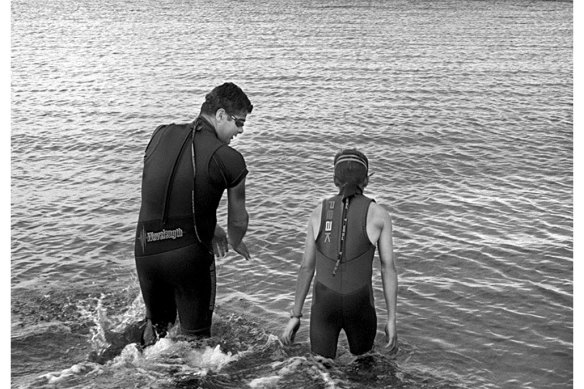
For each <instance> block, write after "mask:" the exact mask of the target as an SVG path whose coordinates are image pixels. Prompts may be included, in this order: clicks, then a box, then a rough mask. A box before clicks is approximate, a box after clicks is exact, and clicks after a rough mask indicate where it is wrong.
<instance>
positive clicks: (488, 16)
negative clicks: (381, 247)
mask: <svg viewBox="0 0 584 389" xmlns="http://www.w3.org/2000/svg"><path fill="white" fill-rule="evenodd" d="M11 11H12V12H11V21H12V36H11V46H12V47H11V50H12V53H11V54H12V57H11V68H12V69H11V70H12V78H11V82H12V87H11V93H12V102H11V103H12V104H11V107H12V109H11V121H12V122H11V124H12V128H11V130H12V132H11V141H12V142H11V148H12V153H11V162H12V171H11V176H12V187H11V188H12V191H11V194H12V196H11V229H12V231H11V233H12V236H11V307H12V315H11V343H12V350H11V378H12V386H13V387H14V388H33V387H34V388H37V387H47V388H50V387H67V388H131V387H139V388H143V387H150V388H187V387H195V388H196V387H203V388H224V387H226V388H229V387H232V388H240V387H250V388H300V387H302V388H386V387H396V388H452V387H455V388H456V387H459V388H570V387H572V385H573V379H572V373H573V372H572V363H573V356H572V355H573V354H572V353H573V344H572V342H573V338H572V331H573V325H572V323H573V308H572V307H573V275H572V269H573V258H572V255H573V250H572V247H573V246H572V244H573V242H572V225H573V219H572V210H573V203H572V201H573V198H572V184H573V170H572V151H573V149H572V137H573V123H572V113H573V106H572V85H573V82H572V71H573V63H572V49H573V47H572V3H571V2H561V1H537V0H504V1H503V0H500V1H498V0H484V1H465V0H442V1H429V0H417V1H406V0H396V1H380V0H376V1H348V0H324V1H312V0H311V1H296V0H293V1H281V0H274V1H256V0H250V1H224V2H212V1H197V0H194V1H180V0H173V1H171V0H158V1H150V0H145V1H137V0H128V1H114V0H93V1H89V0H75V1H72V0H67V1H65V0H54V1H38V0H13V1H12V4H11ZM225 81H233V82H235V83H237V84H238V85H240V86H241V87H242V88H243V89H244V91H245V92H246V93H247V94H248V96H249V97H250V99H251V101H252V103H253V104H254V110H253V113H252V114H251V115H249V117H248V121H247V122H246V126H245V129H244V130H245V131H244V133H243V135H241V136H239V137H238V138H236V140H235V141H234V142H233V144H232V146H233V147H235V148H236V149H237V150H239V151H240V152H241V153H242V154H243V155H244V156H245V158H246V162H247V165H248V169H249V172H250V173H249V176H248V179H247V208H248V211H249V213H250V226H249V232H248V234H247V236H246V238H245V241H246V243H247V245H248V247H249V249H250V251H251V253H252V258H253V259H252V260H251V261H249V262H246V261H244V260H243V259H242V258H241V257H239V256H238V255H236V254H234V253H230V254H229V255H228V256H227V257H226V258H223V259H220V260H219V261H218V263H217V267H218V270H217V273H218V290H217V293H218V294H217V309H216V312H215V318H214V326H213V336H212V337H211V338H210V339H206V340H200V341H195V342H194V341H190V340H188V339H185V338H183V337H182V336H181V334H180V331H178V330H177V329H176V328H174V329H173V330H172V331H171V333H170V336H169V337H168V338H167V339H164V340H162V341H160V342H159V343H158V344H156V345H155V346H153V347H151V348H149V349H146V350H141V349H140V348H139V347H138V346H137V345H136V343H135V341H136V337H137V335H136V334H138V333H139V331H140V322H141V321H142V320H143V318H144V304H143V301H142V299H141V296H140V290H139V286H138V282H137V277H136V273H135V266H134V259H133V242H134V229H135V223H136V220H137V215H138V210H139V206H140V179H141V169H142V157H143V152H144V149H145V147H146V145H147V143H148V140H149V137H150V135H151V134H152V132H153V130H154V129H155V128H156V127H157V126H158V125H160V124H165V123H172V122H175V123H181V122H188V121H191V120H193V119H194V118H195V117H196V115H197V113H198V111H199V108H200V104H201V103H202V102H203V100H204V96H205V94H206V93H207V92H209V91H210V90H211V89H212V88H213V87H214V86H216V85H219V84H221V83H223V82H225ZM345 147H357V148H359V149H361V150H363V151H364V152H365V153H366V154H367V155H368V157H369V160H370V165H371V171H372V172H373V173H374V175H373V176H372V177H371V180H370V184H369V186H368V187H367V189H366V194H368V195H369V196H371V197H373V198H375V199H376V201H377V203H378V204H382V205H383V206H385V207H386V208H387V209H388V211H389V212H390V214H391V216H392V220H393V232H394V246H395V257H396V261H397V269H398V272H399V291H398V336H399V342H400V348H399V351H398V353H397V354H390V353H388V352H387V350H386V349H384V347H383V343H384V340H383V326H384V324H385V320H386V308H385V303H384V299H383V294H382V285H381V278H380V272H379V260H378V259H377V258H376V259H375V262H374V277H373V287H374V293H375V298H376V308H377V313H378V333H377V338H376V341H375V347H374V350H373V351H372V352H371V353H370V354H368V355H367V356H365V357H363V358H355V357H354V356H352V355H351V354H350V352H349V351H348V346H347V342H346V338H345V337H344V335H341V338H340V341H339V352H338V357H337V359H336V360H334V361H330V360H322V359H318V358H315V357H314V356H312V355H311V354H310V346H309V340H308V329H309V328H308V327H309V326H308V319H309V316H310V309H309V307H310V302H311V296H310V294H309V297H308V299H307V302H306V304H305V309H304V314H305V317H304V318H303V320H302V326H301V328H300V331H299V333H298V335H297V341H296V344H295V345H293V346H290V347H284V346H282V344H281V343H280V342H279V340H278V338H277V336H278V335H279V334H280V333H281V331H282V329H283V328H284V326H285V324H286V323H287V320H288V315H287V312H288V311H289V309H290V307H291V305H292V304H293V299H294V288H295V282H296V273H297V270H298V266H299V263H300V261H301V256H302V252H303V242H304V238H305V226H306V222H307V219H308V216H309V214H310V212H311V210H312V209H313V208H314V207H315V206H316V205H317V204H318V203H319V202H320V200H322V199H323V198H325V197H326V196H329V195H331V194H334V193H335V187H334V184H333V182H332V159H333V156H334V154H335V153H336V152H337V151H339V150H340V149H342V148H345ZM219 219H220V223H222V224H223V225H225V202H224V201H223V202H222V205H221V207H220V212H219Z"/></svg>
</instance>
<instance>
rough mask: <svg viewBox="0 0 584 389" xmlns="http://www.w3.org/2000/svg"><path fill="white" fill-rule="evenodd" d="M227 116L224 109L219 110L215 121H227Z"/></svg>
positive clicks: (216, 112)
mask: <svg viewBox="0 0 584 389" xmlns="http://www.w3.org/2000/svg"><path fill="white" fill-rule="evenodd" d="M226 116H227V112H225V110H224V109H223V108H219V109H218V110H217V111H215V120H217V121H218V122H220V121H222V120H225V119H226Z"/></svg>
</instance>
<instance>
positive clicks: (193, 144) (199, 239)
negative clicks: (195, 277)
mask: <svg viewBox="0 0 584 389" xmlns="http://www.w3.org/2000/svg"><path fill="white" fill-rule="evenodd" d="M196 133H197V129H196V126H193V131H192V134H193V141H192V142H191V161H192V163H193V191H192V192H191V206H192V209H193V225H194V226H195V236H196V237H197V241H198V242H199V243H203V241H202V240H201V237H200V236H199V230H198V229H197V218H196V217H195V188H196V186H195V184H196V183H195V178H196V176H197V166H196V163H195V134H196ZM207 249H208V248H207Z"/></svg>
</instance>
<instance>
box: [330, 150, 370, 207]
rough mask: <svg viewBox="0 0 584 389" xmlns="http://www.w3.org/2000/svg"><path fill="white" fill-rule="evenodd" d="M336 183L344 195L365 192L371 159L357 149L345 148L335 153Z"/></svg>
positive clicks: (348, 195) (349, 195)
mask: <svg viewBox="0 0 584 389" xmlns="http://www.w3.org/2000/svg"><path fill="white" fill-rule="evenodd" d="M334 163H335V176H334V180H335V185H336V186H338V187H339V189H341V193H343V197H351V196H353V195H354V194H355V193H363V189H364V188H365V186H366V184H367V179H368V176H367V174H368V172H369V160H368V159H367V157H366V156H365V154H363V153H362V152H360V151H359V150H357V149H345V150H343V151H341V152H339V153H337V155H335V160H334Z"/></svg>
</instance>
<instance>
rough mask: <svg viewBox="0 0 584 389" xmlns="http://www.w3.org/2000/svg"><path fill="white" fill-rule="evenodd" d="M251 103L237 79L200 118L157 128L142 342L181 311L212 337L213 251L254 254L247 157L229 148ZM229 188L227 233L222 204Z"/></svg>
mask: <svg viewBox="0 0 584 389" xmlns="http://www.w3.org/2000/svg"><path fill="white" fill-rule="evenodd" d="M252 109H253V105H252V104H251V103H250V101H249V99H248V97H247V96H246V94H245V93H244V92H243V91H242V90H241V89H240V88H239V87H238V86H237V85H235V84H233V83H225V84H223V85H220V86H218V87H216V88H214V89H213V90H212V91H211V92H210V93H209V94H207V95H206V97H205V102H204V103H203V105H202V106H201V111H200V114H199V116H198V117H197V118H196V120H195V121H194V122H192V123H186V124H170V125H163V126H160V127H158V128H157V129H156V130H155V131H154V134H153V135H152V138H151V140H150V143H149V144H148V146H147V148H146V153H145V156H144V170H143V175H142V205H141V208H140V215H139V218H138V225H137V228H136V241H135V258H136V269H137V273H138V279H139V282H140V288H141V290H142V297H143V298H144V304H145V306H146V318H147V324H146V327H145V330H144V336H143V343H144V344H146V345H148V344H152V343H154V342H155V341H156V339H157V338H159V337H163V336H165V335H166V331H167V330H168V328H169V326H170V325H172V324H174V323H175V320H176V316H177V312H178V317H179V320H180V326H181V330H182V333H183V334H186V335H198V336H209V335H210V329H211V321H212V315H213V310H214V304H215V257H214V254H215V255H218V256H223V255H225V253H226V252H227V249H228V244H229V245H231V247H233V249H234V250H235V251H236V252H238V253H239V254H241V255H242V256H243V257H245V259H249V258H250V255H249V252H248V249H247V247H246V245H245V244H244V242H243V240H242V239H243V237H244V235H245V233H246V231H247V225H248V214H247V211H246V208H245V177H246V175H247V173H248V171H247V168H246V164H245V160H244V158H243V156H242V155H241V154H240V153H239V152H238V151H236V150H235V149H233V148H231V147H230V146H229V143H230V142H231V140H232V138H233V137H234V136H236V135H238V134H241V133H242V132H243V126H244V123H245V120H246V117H247V115H248V114H249V113H251V111H252ZM225 190H227V196H228V197H227V203H228V215H227V218H228V219H227V220H228V221H227V234H226V233H225V231H224V230H223V229H222V228H221V227H219V226H218V225H217V216H216V212H217V208H218V205H219V201H220V199H221V197H222V195H223V192H224V191H225Z"/></svg>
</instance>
